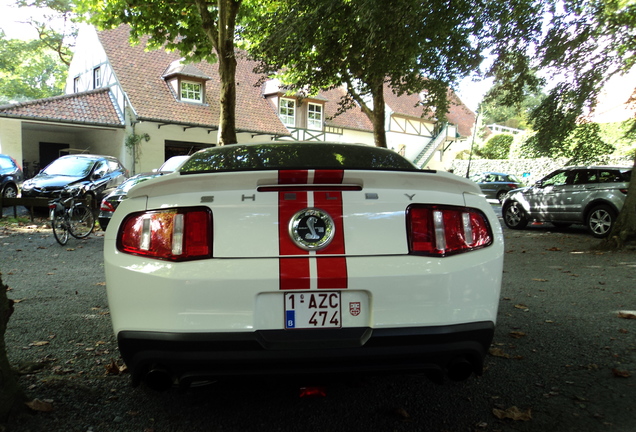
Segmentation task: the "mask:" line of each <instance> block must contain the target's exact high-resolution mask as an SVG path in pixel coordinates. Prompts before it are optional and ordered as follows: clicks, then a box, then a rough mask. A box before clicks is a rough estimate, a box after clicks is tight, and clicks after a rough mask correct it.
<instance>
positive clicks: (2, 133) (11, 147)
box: [0, 118, 24, 165]
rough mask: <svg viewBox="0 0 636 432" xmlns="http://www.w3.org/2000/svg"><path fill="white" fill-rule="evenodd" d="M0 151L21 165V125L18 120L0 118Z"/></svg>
mask: <svg viewBox="0 0 636 432" xmlns="http://www.w3.org/2000/svg"><path fill="white" fill-rule="evenodd" d="M0 153H1V154H6V155H9V156H11V157H12V158H14V159H15V160H16V161H17V162H18V163H19V164H20V165H22V159H23V157H24V156H23V154H22V127H21V123H20V121H19V120H12V119H3V118H0Z"/></svg>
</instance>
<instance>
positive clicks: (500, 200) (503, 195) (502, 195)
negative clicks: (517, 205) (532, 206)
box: [497, 190, 508, 204]
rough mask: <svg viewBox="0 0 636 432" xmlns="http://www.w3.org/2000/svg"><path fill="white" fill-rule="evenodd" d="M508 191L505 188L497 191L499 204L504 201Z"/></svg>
mask: <svg viewBox="0 0 636 432" xmlns="http://www.w3.org/2000/svg"><path fill="white" fill-rule="evenodd" d="M507 193H508V191H504V190H502V191H499V192H497V201H499V204H501V203H502V201H503V199H504V197H505V196H506V194H507Z"/></svg>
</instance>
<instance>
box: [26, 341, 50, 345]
mask: <svg viewBox="0 0 636 432" xmlns="http://www.w3.org/2000/svg"><path fill="white" fill-rule="evenodd" d="M48 344H49V341H37V342H31V343H30V344H29V346H44V345H48Z"/></svg>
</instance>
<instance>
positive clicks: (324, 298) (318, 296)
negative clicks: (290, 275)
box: [285, 291, 342, 329]
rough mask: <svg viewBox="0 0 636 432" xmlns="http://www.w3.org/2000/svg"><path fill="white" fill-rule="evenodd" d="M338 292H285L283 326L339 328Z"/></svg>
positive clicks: (289, 327) (291, 327)
mask: <svg viewBox="0 0 636 432" xmlns="http://www.w3.org/2000/svg"><path fill="white" fill-rule="evenodd" d="M340 327H342V323H341V319H340V292H339V291H327V292H324V291H323V292H315V293H314V292H291V293H285V328H287V329H308V328H340Z"/></svg>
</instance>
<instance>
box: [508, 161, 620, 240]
mask: <svg viewBox="0 0 636 432" xmlns="http://www.w3.org/2000/svg"><path fill="white" fill-rule="evenodd" d="M631 171H632V168H631V167H619V166H588V167H567V168H562V169H558V170H556V171H554V172H552V173H551V174H548V175H547V176H545V177H544V178H543V179H541V180H539V181H538V182H536V183H535V184H534V185H533V186H529V187H525V188H520V189H515V190H512V191H510V192H509V193H508V194H507V195H506V196H505V198H504V200H503V202H502V216H503V220H504V223H505V224H506V226H507V227H508V228H511V229H523V228H525V227H526V226H527V225H528V222H530V221H539V222H551V223H552V224H554V225H555V226H558V227H564V226H568V225H571V224H585V225H586V226H587V228H588V229H589V231H590V233H591V234H592V235H593V236H594V237H598V238H603V237H606V236H607V235H608V234H609V233H610V231H611V229H612V225H613V224H614V222H615V221H616V216H617V215H618V212H619V211H620V210H621V208H622V207H623V204H624V203H625V196H626V195H627V188H628V186H629V179H630V177H631Z"/></svg>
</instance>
